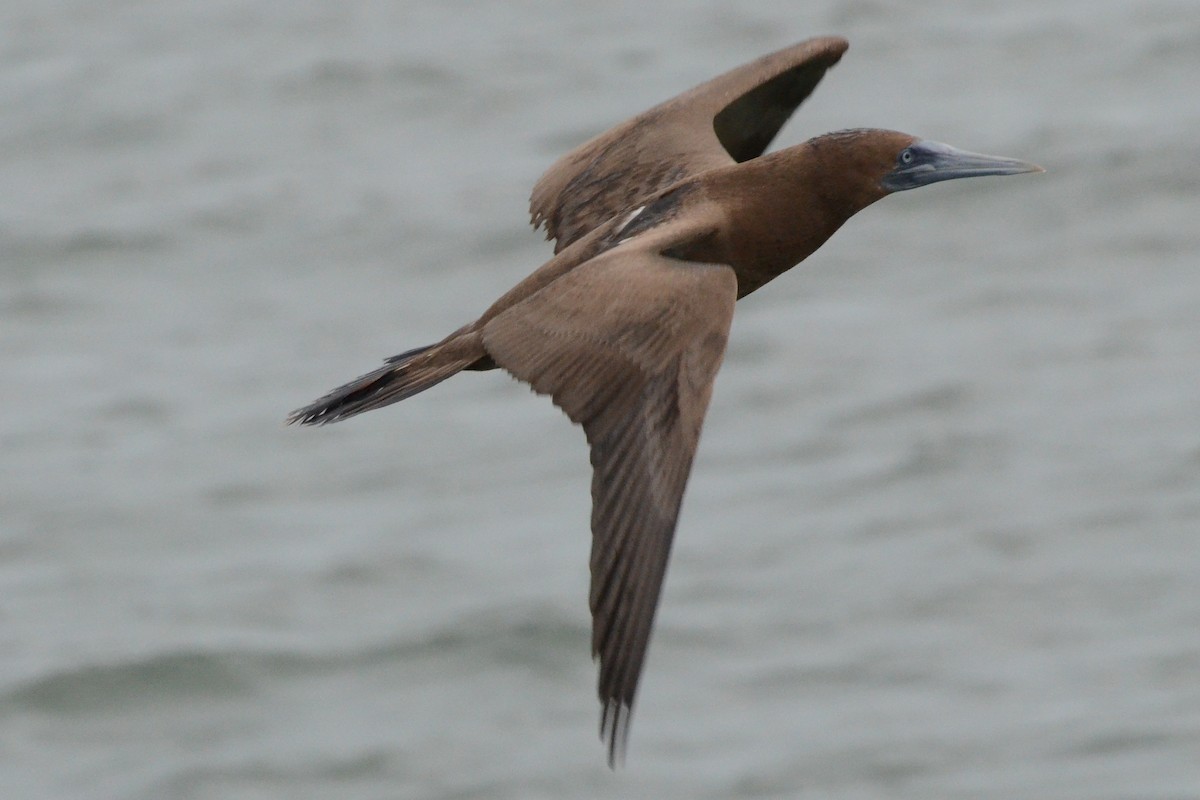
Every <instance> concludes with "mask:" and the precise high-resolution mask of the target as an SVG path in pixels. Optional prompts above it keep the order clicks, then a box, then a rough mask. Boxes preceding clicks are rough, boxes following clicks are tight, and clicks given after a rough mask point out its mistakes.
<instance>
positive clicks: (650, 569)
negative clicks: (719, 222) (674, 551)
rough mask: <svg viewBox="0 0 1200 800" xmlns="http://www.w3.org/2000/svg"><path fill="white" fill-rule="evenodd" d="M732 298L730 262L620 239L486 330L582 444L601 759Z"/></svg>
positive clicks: (635, 652)
mask: <svg viewBox="0 0 1200 800" xmlns="http://www.w3.org/2000/svg"><path fill="white" fill-rule="evenodd" d="M623 250H624V251H623ZM736 297H737V279H736V277H735V275H734V273H733V270H732V269H730V268H729V267H727V266H724V265H717V264H699V263H694V262H684V261H678V260H675V259H670V258H667V257H665V256H659V255H655V254H648V253H645V252H640V251H637V250H634V251H631V252H630V251H629V250H628V249H622V248H619V249H617V250H614V251H611V252H610V254H606V255H605V256H603V257H601V258H597V259H596V260H594V261H593V262H591V263H589V264H585V265H582V266H581V267H579V268H578V269H576V270H575V271H573V272H572V273H570V274H568V275H566V276H564V277H562V278H560V279H559V280H558V281H556V282H555V283H553V284H552V285H551V286H549V287H547V288H546V289H544V290H542V291H541V292H539V293H537V294H535V295H533V296H532V297H530V298H528V299H527V300H525V301H523V302H521V303H520V304H518V305H516V306H514V307H512V308H511V309H509V310H507V311H505V312H503V313H501V314H500V315H498V316H497V317H496V318H495V319H493V320H492V321H490V322H489V323H488V324H487V325H486V326H485V327H484V329H483V341H484V346H485V347H486V348H487V350H488V352H489V353H490V354H491V355H492V357H493V358H494V359H495V361H496V363H497V364H499V365H500V366H501V367H503V368H504V369H506V370H508V371H509V372H510V373H512V374H513V375H514V376H515V377H517V378H518V379H520V380H522V381H525V382H527V383H529V384H530V385H531V386H532V387H533V389H534V391H536V392H538V393H539V394H548V395H550V396H551V397H552V399H553V401H554V403H555V404H556V405H557V406H559V407H560V408H562V409H563V411H565V412H566V414H567V416H568V417H570V419H571V420H572V421H573V422H576V423H579V424H581V425H582V426H583V429H584V432H585V433H586V434H587V440H588V443H589V445H590V446H591V462H592V466H593V469H594V472H593V478H592V504H593V505H592V536H593V538H592V556H591V572H592V587H591V595H590V602H589V605H590V606H591V611H592V618H593V628H592V655H593V657H595V658H597V659H598V660H599V662H600V675H599V681H598V686H597V690H598V694H599V698H600V702H601V706H602V713H601V720H600V734H601V737H602V738H603V739H604V740H606V742H607V744H608V759H609V764H610V765H615V764H616V762H617V761H618V760H619V758H620V757H621V756H623V753H624V747H625V742H626V741H627V737H628V728H629V722H630V715H631V712H632V709H633V703H634V699H635V696H636V693H637V687H638V680H639V677H640V675H641V671H642V665H643V663H644V661H645V656H646V651H647V648H648V646H649V641H650V634H651V628H652V625H653V621H654V614H655V610H656V608H657V605H658V599H659V595H660V593H661V590H662V584H663V578H664V576H665V574H666V569H667V559H668V556H669V554H670V549H671V540H672V538H673V535H674V532H675V526H676V521H677V519H678V515H679V507H680V504H681V503H682V500H683V494H684V489H685V487H686V484H687V479H688V475H689V473H690V471H691V465H692V459H693V457H694V455H695V452H696V446H697V443H698V441H699V437H700V428H701V425H702V423H703V419H704V414H705V411H706V410H707V407H708V401H709V398H710V397H711V393H712V385H713V380H714V379H715V377H716V374H717V370H718V369H719V367H720V364H721V360H722V358H723V356H724V352H725V344H726V341H727V340H728V335H729V327H730V324H731V321H732V318H733V304H734V301H735V299H736Z"/></svg>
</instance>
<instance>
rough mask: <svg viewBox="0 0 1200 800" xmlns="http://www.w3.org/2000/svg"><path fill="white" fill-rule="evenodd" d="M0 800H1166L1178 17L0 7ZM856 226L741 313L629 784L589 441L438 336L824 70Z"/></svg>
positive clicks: (1186, 236) (799, 136)
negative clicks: (955, 157) (600, 646)
mask: <svg viewBox="0 0 1200 800" xmlns="http://www.w3.org/2000/svg"><path fill="white" fill-rule="evenodd" d="M0 31H2V34H0V106H2V108H3V113H2V114H0V141H2V142H3V147H2V148H0V374H2V375H3V378H2V380H0V398H2V399H3V410H4V413H3V414H2V415H0V454H2V455H0V486H2V489H0V796H3V797H5V798H8V799H11V800H16V799H19V798H146V799H147V800H149V799H151V798H153V799H154V800H163V799H164V798H277V797H287V798H329V797H337V798H342V799H343V800H354V799H357V798H585V797H618V796H620V797H647V798H765V797H780V798H784V797H787V798H796V797H801V798H810V797H811V798H825V797H837V798H855V799H857V798H863V799H864V800H865V799H867V798H893V799H894V798H899V799H904V798H913V799H914V800H917V799H918V798H919V799H920V800H934V799H936V798H963V797H971V798H995V799H996V800H1000V799H1001V798H1003V799H1004V800H1009V799H1010V798H1022V800H1030V799H1031V798H1036V799H1042V798H1045V799H1047V800H1049V799H1051V798H1053V799H1055V800H1067V799H1068V798H1069V799H1070V800H1079V799H1080V798H1106V799H1107V798H1111V799H1112V800H1117V798H1122V799H1124V798H1138V799H1139V800H1183V799H1184V798H1190V799H1193V800H1194V798H1197V797H1200V759H1198V758H1197V754H1198V753H1200V632H1198V631H1200V591H1198V587H1200V538H1198V536H1197V534H1198V533H1200V426H1198V424H1197V423H1198V422H1200V380H1198V378H1197V365H1198V364H1200V312H1198V310H1197V309H1200V265H1198V263H1197V253H1198V252H1200V224H1198V221H1200V200H1198V197H1200V169H1198V165H1200V138H1198V137H1197V131H1198V130H1200V81H1198V79H1200V14H1198V13H1197V9H1196V5H1195V3H1194V2H1193V1H1192V0H1139V2H1133V0H1125V1H1123V2H1118V1H1117V0H1068V1H1067V2H1060V3H1047V2H1044V0H1004V2H1001V1H1000V0H953V2H952V1H951V0H935V2H928V3H921V4H913V3H907V2H901V1H900V0H813V1H810V2H803V3H799V2H757V3H752V4H751V3H743V4H739V3H731V2H693V1H690V0H689V2H684V1H683V0H664V2H646V1H645V0H639V1H638V2H608V3H595V4H577V3H561V2H554V1H553V0H514V1H513V2H501V3H454V2H443V0H409V1H408V2H392V3H360V2H334V1H333V0H320V1H319V2H318V1H317V0H298V1H297V2H291V3H288V4H269V3H261V2H257V3H256V2H250V1H249V0H212V1H211V2H207V3H202V4H198V3H185V2H173V1H170V0H168V1H166V2H162V1H160V2H155V3H149V2H109V3H95V2H79V0H61V1H58V0H56V1H55V2H36V3H34V2H20V0H18V2H11V1H10V2H4V3H0ZM824 33H838V34H842V35H845V36H847V37H848V38H849V39H850V41H851V49H850V51H849V52H848V53H847V55H846V57H845V58H844V59H843V61H842V63H841V64H840V65H839V66H837V67H836V68H834V69H833V70H832V71H831V72H830V73H829V74H828V75H827V76H826V78H825V81H824V82H823V84H822V85H821V86H820V88H819V89H818V90H817V92H816V94H815V95H814V96H813V97H812V98H811V99H810V101H809V102H808V103H806V104H805V105H804V107H803V108H802V109H801V110H800V112H798V113H797V115H796V117H795V118H794V119H793V121H792V123H791V125H790V126H789V127H788V128H786V129H785V130H784V133H783V135H782V137H781V140H780V144H784V145H786V144H792V143H795V142H798V141H802V140H804V139H806V138H808V137H810V136H813V135H816V134H819V133H823V132H825V131H829V130H833V129H838V128H846V127H855V126H877V127H888V128H896V129H900V130H905V131H908V132H911V133H914V134H918V135H921V136H924V137H928V138H932V139H937V140H940V141H945V142H949V143H952V144H954V145H957V146H959V147H964V148H967V149H971V150H979V151H983V152H994V153H998V154H1002V155H1008V156H1014V157H1019V158H1026V159H1030V160H1033V161H1037V162H1039V163H1041V164H1043V165H1044V166H1045V167H1046V168H1047V172H1046V174H1045V175H1039V176H1021V177H1019V178H1008V179H988V180H978V181H963V182H958V183H951V184H942V185H939V186H936V187H933V188H929V189H924V190H922V191H920V192H914V193H911V194H904V195H900V196H897V197H892V198H889V199H887V200H885V201H883V202H882V203H880V204H878V205H877V206H874V207H872V208H870V209H868V210H867V211H865V212H864V213H863V214H862V215H861V216H860V217H859V218H857V219H855V220H852V221H851V222H850V223H849V224H848V225H847V226H846V227H845V228H844V229H843V230H842V231H841V232H840V233H838V234H837V236H836V237H835V238H834V239H833V240H832V241H830V242H829V243H828V244H827V245H826V246H825V247H824V248H823V249H822V250H821V251H820V252H819V253H818V254H817V255H816V256H814V257H813V258H811V259H810V260H809V261H808V262H806V263H805V264H804V265H803V266H802V267H800V268H798V269H796V270H794V271H793V272H791V273H789V274H787V275H786V276H784V277H783V278H781V279H779V280H778V281H776V282H775V283H773V284H772V285H771V286H769V287H768V288H767V289H766V290H764V291H762V292H761V293H759V294H756V295H755V296H753V297H751V298H749V299H748V300H746V301H745V302H743V303H741V304H739V307H738V313H737V317H736V320H735V323H734V330H733V337H732V341H731V345H730V351H729V354H728V356H727V358H726V362H725V366H724V368H723V370H722V373H721V375H720V377H719V379H718V381H717V387H716V392H715V398H714V401H713V404H712V407H711V410H710V413H709V417H708V421H707V425H706V429H705V435H704V438H703V441H702V442H701V448H700V454H699V458H698V460H697V463H696V466H695V471H694V474H693V476H692V481H691V485H690V489H689V492H688V495H687V498H686V500H685V504H684V511H683V515H682V519H681V524H680V528H679V532H678V536H677V539H676V544H675V551H674V556H673V561H672V567H671V570H670V573H669V576H668V581H667V586H666V591H665V595H664V598H663V603H662V606H661V611H660V614H659V617H658V626H657V634H656V637H655V639H654V643H653V646H652V647H651V652H650V659H649V662H648V665H647V669H646V672H645V676H644V680H643V683H642V691H641V697H640V702H639V705H638V707H637V711H636V714H635V717H634V725H633V731H632V740H631V742H630V750H629V757H628V761H627V764H626V767H625V768H624V769H622V770H620V771H618V772H616V773H612V772H610V771H609V770H608V768H607V767H606V766H605V763H604V752H603V749H602V747H601V745H600V744H599V742H598V741H597V737H596V729H597V723H598V706H597V703H596V701H595V697H594V684H595V671H594V666H593V665H592V662H591V660H590V658H589V629H590V623H589V618H588V615H587V604H586V597H587V556H588V549H589V534H588V516H589V505H590V501H589V496H588V492H589V480H590V474H589V467H588V459H587V451H586V447H585V445H584V440H583V435H582V433H581V432H580V431H579V430H578V429H575V428H573V427H572V426H571V425H570V424H569V423H568V422H567V421H566V419H565V418H563V417H562V416H561V415H560V414H559V412H558V411H557V410H556V409H554V408H553V406H552V405H551V404H550V403H549V401H547V400H546V399H545V398H535V397H533V396H531V395H530V393H529V391H528V390H527V389H526V388H525V387H523V386H521V385H520V384H517V383H516V382H514V381H512V380H511V379H509V378H508V377H507V376H505V375H504V374H503V373H498V372H495V373H483V374H468V375H464V376H462V377H460V378H457V379H455V380H454V381H451V382H449V383H447V384H444V385H442V386H440V387H438V388H437V389H436V390H434V391H431V392H429V393H427V394H424V395H421V396H420V397H417V398H414V399H412V400H409V401H407V402H405V403H404V404H402V405H400V406H396V407H393V408H389V409H387V410H385V411H382V412H377V413H375V414H371V415H369V416H366V417H362V418H359V419H355V420H353V421H351V422H348V423H346V424H342V425H337V426H334V427H330V428H324V429H316V430H313V429H295V428H286V427H285V426H284V425H283V419H284V416H285V414H286V413H287V412H288V411H289V410H291V409H292V408H295V407H297V406H299V405H301V404H303V403H306V402H308V401H309V400H311V399H313V398H314V397H316V396H317V395H319V394H322V393H323V392H325V391H326V390H327V389H329V388H331V387H333V386H334V385H336V384H338V383H341V382H343V381H344V380H347V379H349V378H351V377H353V376H355V375H357V374H359V373H361V372H364V371H366V370H368V369H370V368H372V367H374V366H375V365H376V364H377V363H378V361H379V360H380V359H381V358H383V357H385V356H388V355H390V354H392V353H396V352H399V351H401V350H405V349H408V348H411V347H415V346H417V345H421V344H425V343H428V342H431V341H433V340H435V339H438V338H440V337H441V336H443V335H444V334H445V333H447V332H449V331H450V330H452V329H454V328H455V327H457V326H459V325H461V324H462V323H464V322H467V321H469V320H471V319H473V318H474V317H475V316H476V315H477V314H478V313H479V312H480V311H481V310H482V309H483V308H484V307H486V306H487V305H488V304H489V303H490V302H491V301H492V300H493V299H495V297H497V296H498V295H499V294H500V293H502V292H503V291H504V290H506V289H508V288H509V287H510V286H511V285H512V284H513V283H515V282H516V281H517V280H518V279H520V278H521V277H523V276H524V275H525V274H527V273H528V272H530V271H531V270H532V269H534V268H535V267H537V266H538V265H539V264H541V263H542V261H543V260H544V259H545V258H546V257H547V256H548V254H549V253H550V248H549V245H547V244H546V243H544V242H542V241H541V237H540V235H536V234H534V233H532V232H531V231H530V229H529V227H528V218H527V215H526V198H527V197H528V193H529V189H530V187H531V186H532V185H533V182H534V181H535V180H536V178H537V177H538V175H539V174H540V172H541V171H542V170H543V169H544V168H545V167H547V166H549V165H550V163H551V162H552V161H553V160H554V159H555V158H557V157H558V156H559V155H561V154H562V153H564V152H565V151H566V150H567V149H569V148H570V147H572V146H574V145H575V144H578V143H579V142H581V141H582V140H583V139H585V138H587V137H588V136H591V135H592V134H594V133H597V132H599V131H601V130H603V129H605V128H606V127H608V126H609V125H611V124H614V123H616V122H619V121H621V120H623V119H625V118H626V117H628V116H631V115H633V114H635V113H637V112H639V111H641V110H643V109H645V108H647V107H649V106H650V105H652V104H654V103H657V102H659V101H660V100H663V99H665V98H667V97H669V96H671V95H673V94H675V93H677V92H679V91H681V90H683V89H686V88H688V87H690V86H692V85H694V84H696V83H699V82H700V81H703V80H706V79H707V78H709V77H711V76H713V75H715V74H717V73H719V72H722V71H724V70H726V69H728V68H730V67H733V66H735V65H737V64H740V63H742V62H744V61H747V60H750V59H752V58H755V57H757V56H759V55H761V54H763V53H766V52H768V51H770V50H773V49H776V48H779V47H782V46H784V45H787V44H790V43H792V42H794V41H797V40H800V39H803V38H806V37H808V36H811V35H815V34H824Z"/></svg>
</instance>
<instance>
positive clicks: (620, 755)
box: [600, 698, 633, 770]
mask: <svg viewBox="0 0 1200 800" xmlns="http://www.w3.org/2000/svg"><path fill="white" fill-rule="evenodd" d="M632 714H633V708H632V706H630V705H629V704H627V703H625V702H623V701H621V700H616V699H613V698H609V699H608V700H605V701H603V708H602V710H601V712H600V741H602V742H604V743H605V744H606V745H607V746H608V767H609V769H613V770H615V769H616V768H617V767H621V766H624V765H625V751H626V746H627V745H628V743H629V723H630V718H631V716H632Z"/></svg>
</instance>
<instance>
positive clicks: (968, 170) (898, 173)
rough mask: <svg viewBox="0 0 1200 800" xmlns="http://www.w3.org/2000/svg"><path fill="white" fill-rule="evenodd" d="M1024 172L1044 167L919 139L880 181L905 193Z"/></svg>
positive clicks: (901, 153) (890, 190)
mask: <svg viewBox="0 0 1200 800" xmlns="http://www.w3.org/2000/svg"><path fill="white" fill-rule="evenodd" d="M1023 172H1045V170H1043V169H1042V168H1041V167H1039V166H1038V165H1037V164H1031V163H1029V162H1028V161H1018V160H1017V159H1015V158H1004V157H1003V156H986V155H983V154H982V153H970V152H968V151H966V150H959V149H958V148H957V147H951V146H950V145H948V144H942V143H941V142H933V141H929V140H928V139H920V140H918V141H916V142H913V143H912V144H910V145H909V146H908V147H906V148H904V149H903V150H901V151H900V155H898V156H897V157H896V166H895V168H894V169H893V170H892V171H891V172H889V173H888V174H887V175H885V176H884V177H883V180H882V181H881V183H882V184H883V188H885V189H887V190H888V191H889V192H902V191H904V190H906V189H916V188H917V187H919V186H928V185H929V184H931V183H937V182H938V181H950V180H954V179H955V178H977V177H981V176H984V175H1019V174H1021V173H1023Z"/></svg>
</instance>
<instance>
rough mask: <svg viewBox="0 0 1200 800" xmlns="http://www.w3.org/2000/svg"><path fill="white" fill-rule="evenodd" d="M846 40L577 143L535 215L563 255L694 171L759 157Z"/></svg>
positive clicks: (740, 72)
mask: <svg viewBox="0 0 1200 800" xmlns="http://www.w3.org/2000/svg"><path fill="white" fill-rule="evenodd" d="M847 47H848V44H847V42H846V40H845V39H841V38H839V37H821V38H816V39H808V40H806V41H803V42H800V43H799V44H795V45H792V46H791V47H786V48H784V49H782V50H779V51H776V52H774V53H771V54H769V55H766V56H763V57H762V58H759V59H756V60H755V61H751V62H750V63H748V64H743V65H742V66H740V67H737V68H735V69H733V70H730V71H729V72H726V73H725V74H723V75H719V76H717V77H716V78H713V79H712V80H710V81H708V82H706V83H703V84H701V85H699V86H697V87H695V88H694V89H691V90H689V91H687V92H684V93H683V94H680V95H678V96H676V97H674V98H672V99H670V100H667V101H666V102H665V103H661V104H659V105H657V106H655V107H654V108H651V109H650V110H649V111H646V112H644V113H642V114H639V115H638V116H636V117H634V118H633V119H630V120H627V121H626V122H623V123H621V124H620V125H618V126H616V127H615V128H612V129H610V130H608V131H606V132H604V133H602V134H600V135H599V136H596V137H595V138H593V139H591V140H590V141H588V142H585V143H584V144H582V145H580V146H579V147H577V148H576V149H575V150H573V151H571V152H570V153H568V154H567V155H565V156H563V157H562V158H560V159H559V160H558V161H557V162H555V163H554V164H553V165H552V166H551V167H550V168H549V169H548V170H546V172H545V173H544V174H543V175H542V177H541V178H540V179H539V180H538V182H537V183H536V184H535V185H534V187H533V193H532V195H531V197H530V202H529V212H530V215H531V217H532V219H533V224H534V226H535V227H545V229H546V235H547V238H552V239H554V240H555V247H554V251H555V252H556V253H557V252H560V251H561V250H563V249H564V248H565V247H567V246H568V245H569V244H571V243H572V242H574V241H575V240H576V239H578V238H580V237H581V236H583V235H585V234H587V233H588V232H589V231H591V230H593V229H594V228H596V227H597V226H598V225H600V224H602V223H603V222H605V221H607V220H608V219H610V218H612V217H614V216H616V215H618V214H625V213H628V212H629V211H630V210H632V209H634V208H636V207H637V206H638V205H640V204H641V203H642V202H643V201H644V200H646V199H648V198H649V197H651V196H653V195H656V194H658V193H659V192H660V191H662V190H663V189H666V188H667V187H668V186H670V185H672V184H674V183H677V182H679V181H680V180H683V179H684V178H687V177H690V176H692V175H697V174H699V173H701V172H705V171H707V170H710V169H714V168H716V167H722V166H727V165H729V164H732V163H734V162H741V161H747V160H749V159H751V158H756V157H758V156H759V155H762V153H763V152H765V151H766V149H767V146H768V145H769V144H770V143H771V140H772V139H774V138H775V135H776V134H777V133H778V132H779V129H780V128H782V127H783V125H784V123H785V122H787V120H788V119H789V118H790V117H791V115H792V113H793V112H794V111H795V110H796V108H797V107H798V106H799V105H800V104H801V103H802V102H804V100H805V98H807V97H808V96H809V95H810V94H811V93H812V91H813V89H815V88H816V86H817V84H818V83H819V82H820V81H821V78H822V77H823V76H824V75H825V72H826V70H828V69H829V68H830V67H832V66H833V65H834V64H836V63H837V62H838V59H840V58H841V57H842V53H844V52H845V50H846V48H847Z"/></svg>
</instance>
